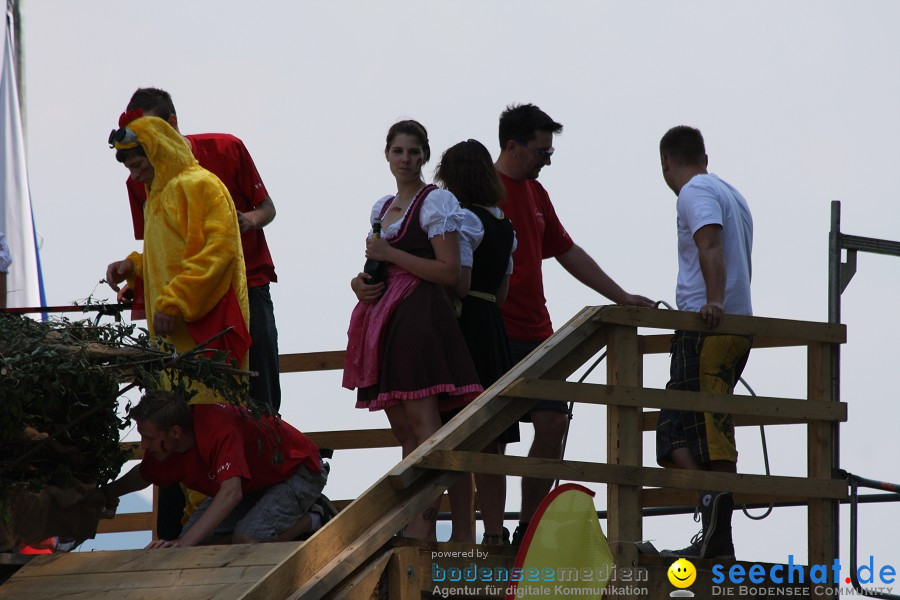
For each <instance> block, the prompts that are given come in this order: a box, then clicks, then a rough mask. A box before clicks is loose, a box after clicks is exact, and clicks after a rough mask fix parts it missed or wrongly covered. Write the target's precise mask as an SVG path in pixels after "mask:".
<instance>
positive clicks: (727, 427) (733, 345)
mask: <svg viewBox="0 0 900 600" xmlns="http://www.w3.org/2000/svg"><path fill="white" fill-rule="evenodd" d="M659 153H660V159H661V162H662V172H663V178H664V179H665V180H666V183H667V184H668V186H669V187H670V188H671V189H672V191H673V192H675V193H676V194H677V195H678V201H677V202H676V211H677V215H678V285H677V288H676V293H675V299H676V303H677V304H678V309H679V310H686V311H692V312H698V313H699V314H700V318H701V319H702V320H703V321H704V322H705V323H706V325H707V326H708V328H709V329H715V328H716V327H718V325H719V321H720V320H721V318H722V315H723V314H726V313H727V314H735V315H751V314H753V309H752V306H751V302H750V276H751V270H752V269H751V261H750V254H751V250H752V247H753V218H752V217H751V215H750V209H749V208H748V206H747V202H746V200H744V197H743V196H741V194H740V192H738V191H737V190H736V189H735V188H734V187H732V186H731V185H729V184H728V183H726V182H725V181H722V180H721V179H719V178H718V177H717V176H715V175H712V174H710V173H708V172H707V163H708V158H707V156H706V148H705V146H704V143H703V136H702V135H701V134H700V131H698V130H697V129H694V128H692V127H686V126H683V125H682V126H678V127H673V128H672V129H670V130H669V131H668V132H667V133H666V134H665V135H664V136H663V138H662V140H661V141H660V143H659ZM750 346H751V340H750V339H749V338H747V337H745V336H735V335H720V334H715V333H707V332H703V333H701V332H693V331H676V332H675V337H674V340H673V342H672V366H671V376H670V377H671V378H670V380H669V383H668V384H667V385H666V388H668V389H677V390H692V391H703V392H712V393H719V394H731V393H732V391H733V390H734V385H735V384H736V383H737V381H738V378H739V377H740V375H741V372H742V371H743V369H744V365H746V363H747V357H748V356H749V354H750ZM656 459H657V462H658V463H659V464H660V465H662V466H665V467H676V468H680V469H692V470H702V471H724V472H729V473H736V472H737V448H736V447H735V442H734V419H733V417H732V416H731V415H727V414H721V413H698V412H691V411H678V410H662V411H660V415H659V423H658V425H657V428H656ZM733 510H734V500H733V498H732V496H731V493H729V492H716V491H705V492H701V493H700V514H701V516H702V522H703V531H702V533H701V535H699V536H695V538H694V540H692V543H691V545H690V546H688V547H687V548H683V549H681V550H674V551H672V550H664V551H663V552H662V554H663V555H664V556H688V557H699V558H719V559H730V558H731V559H733V558H734V544H733V542H732V538H731V513H732V511H733Z"/></svg>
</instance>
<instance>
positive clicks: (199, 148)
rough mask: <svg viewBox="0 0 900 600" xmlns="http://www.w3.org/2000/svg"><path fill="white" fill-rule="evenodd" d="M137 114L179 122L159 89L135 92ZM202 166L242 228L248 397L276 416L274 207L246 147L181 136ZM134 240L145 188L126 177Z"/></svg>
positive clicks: (224, 137)
mask: <svg viewBox="0 0 900 600" xmlns="http://www.w3.org/2000/svg"><path fill="white" fill-rule="evenodd" d="M134 109H141V110H142V111H143V113H144V114H145V115H148V116H154V117H159V118H160V119H162V120H164V121H166V122H167V123H168V124H169V125H171V126H172V128H173V129H175V131H178V116H177V115H176V114H175V105H174V103H173V102H172V96H171V95H170V94H169V93H168V92H166V91H165V90H161V89H158V88H138V89H137V90H136V91H135V92H134V94H133V95H132V96H131V100H129V102H128V107H127V110H134ZM182 137H183V139H184V140H185V141H186V142H187V144H188V146H189V147H190V149H191V151H192V152H193V154H194V157H195V158H196V159H197V162H199V163H200V166H201V167H203V168H204V169H208V170H209V171H211V172H212V173H213V174H215V175H216V176H217V177H218V178H219V179H221V180H222V183H224V184H225V187H227V188H228V192H229V193H230V194H231V199H232V200H233V201H234V206H235V208H236V209H237V216H238V222H239V223H240V228H241V245H242V247H243V250H244V263H245V265H246V268H247V293H248V300H249V307H250V338H251V345H250V353H249V358H250V370H251V371H255V372H256V373H257V375H256V376H254V377H251V378H250V395H251V396H252V397H253V399H254V400H256V401H257V402H259V403H260V404H265V405H268V406H270V407H271V408H272V410H273V411H274V412H276V413H277V412H278V410H279V409H280V407H281V383H280V381H279V365H278V360H279V358H278V330H277V328H276V326H275V312H274V307H273V305H272V295H271V293H270V290H269V284H270V283H272V282H275V281H278V278H277V276H276V274H275V265H274V263H273V262H272V255H271V253H270V252H269V246H268V244H267V242H266V234H265V233H264V232H263V228H264V227H265V226H266V225H268V224H269V223H271V222H272V221H273V220H274V219H275V204H274V203H273V202H272V198H270V197H269V193H268V191H267V190H266V186H265V184H263V181H262V178H261V177H260V175H259V172H258V171H257V169H256V165H255V164H254V162H253V158H252V157H251V156H250V153H249V152H248V151H247V148H246V147H245V146H244V142H242V141H241V140H240V139H238V138H236V137H235V136H233V135H228V134H225V133H201V134H190V135H185V136H182ZM126 186H127V188H128V200H129V202H130V204H131V217H132V221H133V223H134V238H135V239H136V240H142V239H144V203H145V202H146V200H147V193H146V190H145V187H144V185H143V184H142V183H141V182H139V181H137V180H136V179H134V178H132V177H129V178H128V180H127V181H126Z"/></svg>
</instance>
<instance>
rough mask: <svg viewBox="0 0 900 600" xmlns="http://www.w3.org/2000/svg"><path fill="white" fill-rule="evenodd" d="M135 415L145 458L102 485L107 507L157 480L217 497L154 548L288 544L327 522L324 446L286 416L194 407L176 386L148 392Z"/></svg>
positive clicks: (217, 406)
mask: <svg viewBox="0 0 900 600" xmlns="http://www.w3.org/2000/svg"><path fill="white" fill-rule="evenodd" d="M130 416H131V418H132V419H134V421H135V422H136V424H137V430H138V433H140V434H141V448H142V449H143V450H144V458H143V460H142V461H141V463H140V464H139V465H137V466H136V467H134V468H133V469H131V471H129V472H128V473H127V474H125V475H123V476H122V477H120V478H119V479H117V480H116V481H114V482H112V483H111V484H109V485H108V486H106V487H104V488H102V493H103V494H104V495H105V498H104V501H105V503H106V505H107V506H108V507H112V506H115V505H116V504H117V503H118V498H119V496H123V495H125V494H128V493H131V492H134V491H137V490H141V489H144V488H146V487H147V486H149V485H150V484H156V485H162V486H165V485H171V484H173V483H183V484H184V485H186V486H187V487H188V488H190V489H192V490H197V491H199V492H202V493H204V494H206V495H207V496H209V497H208V498H207V499H206V500H204V501H203V503H201V504H200V506H199V507H198V508H197V510H196V511H195V512H194V513H193V514H192V515H191V518H190V519H189V520H188V522H187V523H186V524H185V526H184V528H183V529H182V531H181V535H180V536H179V537H178V539H176V540H171V541H168V540H154V541H153V542H151V543H150V545H149V546H147V547H148V548H170V547H181V546H196V545H200V544H212V543H229V542H230V543H236V544H248V543H249V544H253V543H260V542H281V541H288V540H292V539H295V538H297V537H299V536H304V535H307V534H310V533H311V532H313V531H315V530H316V529H318V528H319V527H320V526H321V524H322V522H321V518H320V513H319V512H317V511H318V510H319V509H318V507H317V506H314V505H315V504H316V502H317V500H319V497H320V495H321V493H322V488H323V487H324V486H325V480H326V477H327V474H326V471H325V470H324V469H323V466H322V461H321V459H320V457H319V449H318V447H317V446H316V445H315V444H314V443H313V442H312V440H310V439H309V438H308V437H306V436H305V435H303V434H302V433H300V432H299V431H298V430H296V429H295V428H293V427H291V426H290V425H288V424H287V423H285V422H284V421H282V420H280V419H276V418H274V417H270V416H262V415H260V416H252V415H249V414H248V413H247V412H246V411H245V410H242V409H240V408H238V407H236V406H232V405H229V404H194V405H188V403H187V401H185V400H184V399H183V398H181V397H180V396H178V395H177V394H175V393H173V392H168V391H153V392H148V393H147V394H146V395H145V396H144V397H143V399H141V401H140V402H139V403H138V404H137V406H135V407H134V408H133V409H131V412H130Z"/></svg>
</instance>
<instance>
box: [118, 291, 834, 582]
mask: <svg viewBox="0 0 900 600" xmlns="http://www.w3.org/2000/svg"><path fill="white" fill-rule="evenodd" d="M639 327H640V328H646V329H663V330H668V331H669V332H671V331H672V330H679V329H680V330H687V331H709V330H708V329H707V328H706V327H705V325H704V324H703V322H702V321H701V320H700V319H699V317H698V316H697V314H696V313H686V312H679V311H670V310H654V309H642V308H632V307H620V306H605V307H587V308H585V309H584V310H582V311H581V312H580V313H579V314H578V315H576V316H575V317H573V318H572V319H571V320H570V321H569V322H568V323H566V324H565V325H564V326H563V327H561V328H560V329H559V330H558V331H557V332H556V333H555V334H554V335H553V336H552V337H551V338H550V339H548V340H547V341H545V342H544V343H543V344H542V345H541V346H540V347H538V348H537V349H536V350H535V351H534V352H532V353H531V354H530V355H529V356H528V357H526V358H525V359H524V360H522V361H521V362H520V363H519V364H517V365H515V366H514V367H513V368H512V369H511V370H510V371H509V372H508V373H507V374H505V375H504V376H503V377H501V378H500V379H499V380H498V381H497V382H496V383H495V384H494V385H492V386H491V387H490V388H489V389H488V390H485V392H484V393H483V394H481V395H480V396H479V397H478V398H477V399H476V400H475V401H474V402H472V403H471V404H469V405H468V406H467V407H466V408H464V409H463V410H462V412H461V413H460V414H459V416H458V417H456V418H454V419H453V420H452V421H450V423H448V424H447V425H446V426H444V427H443V428H441V430H440V431H438V432H437V433H436V434H435V435H433V436H432V437H431V438H429V440H427V441H426V442H425V443H423V444H422V445H421V446H420V447H419V448H417V449H416V450H415V451H413V452H412V453H411V454H410V455H409V456H407V457H406V458H405V459H403V460H402V461H401V462H400V463H398V464H397V465H396V466H395V467H394V468H393V469H392V470H391V471H390V472H389V473H388V474H387V475H385V476H384V477H382V478H381V479H379V480H378V481H377V482H376V483H375V484H373V485H372V486H370V487H369V489H368V490H366V491H365V492H363V494H362V495H361V496H360V497H359V498H357V499H356V500H355V501H353V502H350V503H349V504H348V505H347V506H346V508H344V510H342V512H341V514H340V515H339V516H338V518H336V519H334V520H332V521H331V522H330V523H329V524H328V525H326V526H325V527H323V528H322V529H321V530H320V531H319V532H317V533H316V534H315V535H314V536H312V537H311V538H310V539H309V540H308V541H307V542H305V543H304V544H302V545H300V546H298V548H297V550H296V551H295V552H294V553H293V554H292V555H291V556H290V557H289V558H287V559H286V560H284V561H283V562H282V563H281V564H279V565H278V566H277V567H276V568H275V569H273V570H272V571H271V573H270V574H269V576H268V577H267V578H266V579H265V581H262V582H260V583H259V584H258V585H257V586H256V587H255V588H254V589H253V590H252V591H251V592H250V593H249V594H248V595H247V596H246V597H247V598H249V599H253V598H258V599H260V600H261V599H263V598H268V597H274V596H273V594H274V595H275V596H278V597H284V596H289V597H290V598H292V599H299V598H306V597H310V598H311V597H322V596H324V595H325V594H326V593H330V592H332V591H333V590H335V589H337V588H338V586H341V585H343V584H342V582H345V581H346V580H347V578H348V577H349V576H350V574H351V573H353V571H354V570H355V569H357V568H359V567H360V566H361V565H363V564H365V563H366V562H367V561H369V560H370V559H371V558H372V557H373V555H375V554H376V553H379V552H381V551H382V550H383V548H384V547H385V545H386V544H388V543H389V542H390V540H391V539H392V538H393V536H394V535H395V533H396V532H397V531H398V530H399V529H400V528H401V527H402V526H403V525H404V524H405V523H406V522H407V521H408V520H409V518H410V517H411V516H412V515H413V514H415V513H416V512H419V511H421V510H424V508H425V507H427V506H428V505H429V504H430V503H431V502H433V501H434V499H435V498H437V497H438V496H439V495H441V494H443V493H444V490H445V489H446V488H447V486H448V485H450V484H452V482H453V481H454V480H455V479H456V477H458V476H460V474H462V473H470V472H476V473H477V472H481V473H497V474H505V475H518V476H522V475H528V476H537V477H545V478H547V479H561V480H571V481H583V482H595V483H604V484H606V485H607V506H608V522H607V534H608V538H609V539H610V540H614V541H613V542H612V543H611V547H612V549H613V553H614V556H615V559H616V563H617V564H618V565H620V566H634V565H637V564H639V562H640V561H639V557H638V552H637V546H636V544H634V543H632V542H630V541H627V540H632V541H637V540H641V539H642V538H643V535H642V512H641V511H642V508H643V507H648V506H662V505H667V506H671V505H692V504H694V502H695V500H696V492H697V491H698V490H704V489H714V490H722V491H730V492H733V493H734V494H735V500H736V502H739V503H742V502H750V501H770V500H773V499H777V500H780V501H788V502H796V501H798V500H799V501H802V502H805V503H806V504H807V506H808V513H807V514H808V522H807V532H808V547H809V563H810V564H825V565H828V564H832V563H833V561H834V559H835V558H836V557H835V556H833V554H834V550H833V549H834V548H835V543H836V536H837V533H836V532H837V528H836V523H835V521H834V515H835V514H836V511H835V510H833V509H834V508H835V506H836V503H837V502H838V501H839V500H841V499H844V498H847V496H848V492H847V484H846V481H844V480H842V479H839V478H835V477H836V476H833V475H832V473H833V469H834V468H836V467H838V465H836V464H832V460H834V459H833V456H834V452H833V449H834V448H835V447H836V445H837V443H838V427H837V424H838V423H840V422H843V421H846V420H847V406H846V404H844V403H840V402H836V401H834V400H833V399H832V397H831V390H832V386H831V383H832V378H833V377H835V376H836V375H837V374H836V373H835V372H834V371H833V367H832V360H831V359H832V354H833V353H834V352H835V351H836V349H837V348H838V345H839V344H842V343H844V342H845V341H846V328H845V327H844V326H843V325H840V324H828V323H813V322H803V321H791V320H784V319H770V318H762V317H738V316H725V317H724V318H723V319H722V322H721V324H720V325H719V327H718V329H717V330H716V332H717V333H723V334H735V335H746V336H752V338H753V340H754V341H753V348H754V352H756V351H758V350H759V349H762V348H773V347H801V348H805V350H806V369H805V372H804V373H803V377H805V380H806V396H805V397H804V398H774V397H749V396H740V395H735V396H722V395H715V394H709V393H702V392H683V391H673V390H662V389H652V388H645V387H644V385H643V369H644V365H643V363H644V360H643V357H644V356H645V355H649V354H657V353H662V352H667V351H668V350H669V345H670V341H671V333H666V334H662V335H642V334H639V333H638V328H639ZM604 348H606V351H607V363H606V367H607V372H606V381H607V382H606V384H592V383H574V382H570V381H567V378H569V377H570V376H571V375H572V374H573V373H575V372H576V371H577V370H578V369H580V368H581V367H582V366H583V365H585V364H586V363H587V362H588V361H589V360H591V359H592V358H593V357H594V356H595V355H596V354H597V353H598V352H600V351H601V350H603V349H604ZM341 363H342V360H341V353H340V352H329V353H313V354H301V355H288V356H284V357H282V367H283V369H282V370H283V372H285V373H288V372H298V371H314V370H323V369H335V368H340V366H341ZM540 400H562V401H567V402H568V401H574V402H580V403H588V404H602V405H605V406H606V407H607V459H606V461H605V462H603V463H600V462H584V461H572V460H550V459H538V458H527V457H518V456H500V455H493V454H483V453H481V452H480V450H481V449H482V448H484V447H486V446H487V445H488V443H489V442H490V441H491V440H494V439H496V437H497V436H498V435H499V434H500V433H501V432H502V431H504V430H505V429H506V428H507V427H509V426H510V425H511V424H512V423H514V422H516V421H517V420H518V419H519V418H520V417H521V416H523V415H524V414H526V413H527V412H529V411H530V410H531V409H532V407H533V406H534V405H535V404H536V403H537V402H538V401H540ZM664 408H678V409H688V410H695V411H703V412H717V413H729V414H733V415H735V425H736V426H739V427H740V426H748V425H759V424H767V425H772V424H774V425H780V424H803V425H804V426H805V428H806V447H807V470H806V477H784V476H766V475H754V474H746V473H718V472H708V471H685V470H674V469H661V468H657V467H647V466H644V457H643V455H642V449H643V435H644V433H645V432H648V431H652V430H653V429H654V428H655V424H656V420H657V414H658V413H657V411H658V410H659V409H664ZM311 435H312V436H313V437H314V439H316V440H317V442H319V443H321V444H322V445H323V446H326V447H332V448H335V449H339V448H357V447H380V446H387V445H396V441H394V440H392V439H390V437H391V436H390V432H389V430H383V429H382V430H365V431H359V432H347V431H338V432H320V433H318V434H311ZM147 515H150V513H147ZM135 519H136V520H137V518H135ZM147 525H148V524H147V522H146V521H144V522H143V525H142V526H143V527H147ZM616 540H618V541H616ZM623 540H625V541H623Z"/></svg>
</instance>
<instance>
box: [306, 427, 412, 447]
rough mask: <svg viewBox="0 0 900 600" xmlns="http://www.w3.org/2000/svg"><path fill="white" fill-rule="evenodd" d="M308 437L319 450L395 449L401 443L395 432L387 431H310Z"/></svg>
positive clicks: (307, 433) (386, 429)
mask: <svg viewBox="0 0 900 600" xmlns="http://www.w3.org/2000/svg"><path fill="white" fill-rule="evenodd" d="M305 433H306V436H307V437H309V439H311V440H312V441H314V442H315V443H316V445H317V446H318V447H319V448H329V449H331V450H355V449H360V448H393V447H395V446H399V445H400V443H399V442H398V441H397V438H396V437H394V432H393V431H391V430H390V429H389V428H385V429H348V430H343V431H308V432H305Z"/></svg>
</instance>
